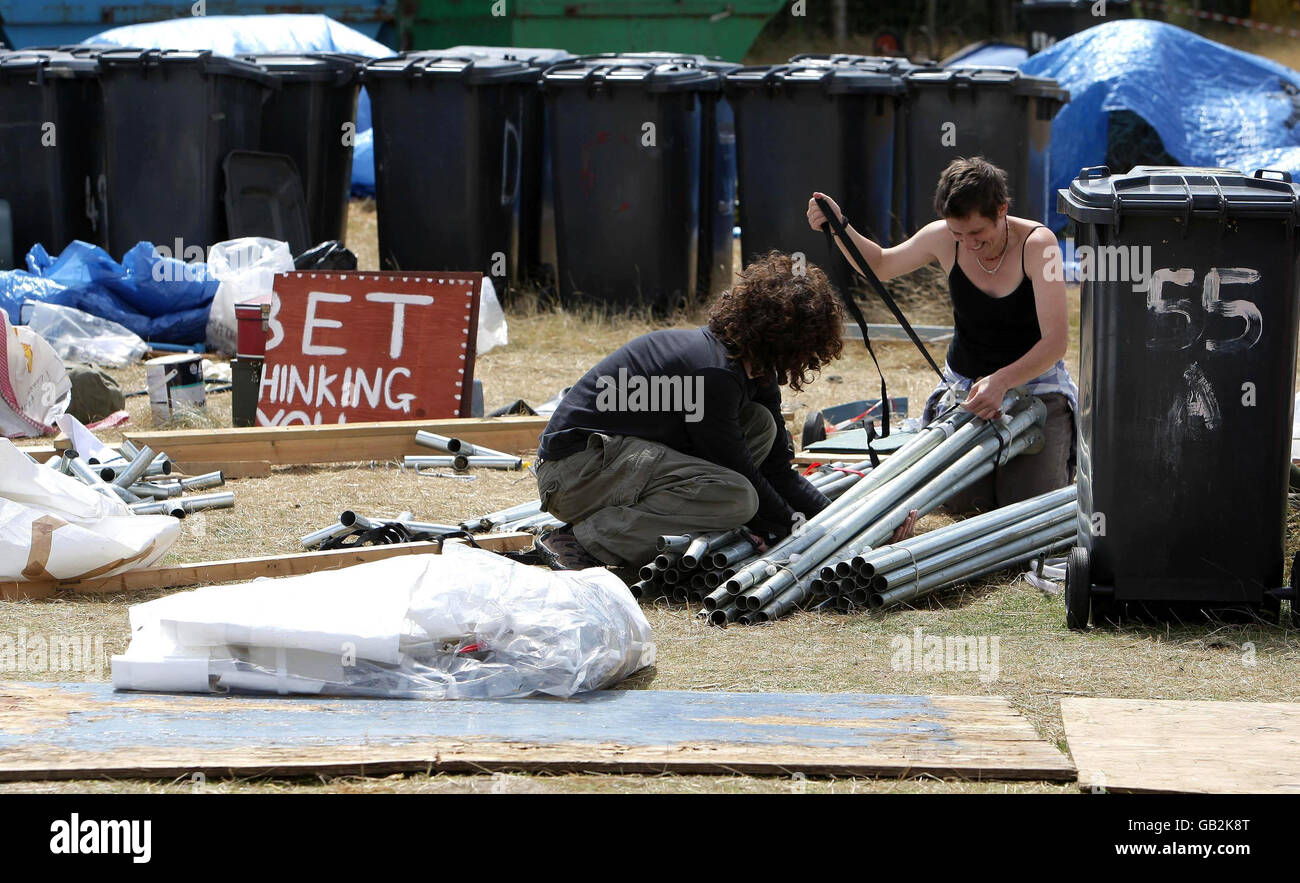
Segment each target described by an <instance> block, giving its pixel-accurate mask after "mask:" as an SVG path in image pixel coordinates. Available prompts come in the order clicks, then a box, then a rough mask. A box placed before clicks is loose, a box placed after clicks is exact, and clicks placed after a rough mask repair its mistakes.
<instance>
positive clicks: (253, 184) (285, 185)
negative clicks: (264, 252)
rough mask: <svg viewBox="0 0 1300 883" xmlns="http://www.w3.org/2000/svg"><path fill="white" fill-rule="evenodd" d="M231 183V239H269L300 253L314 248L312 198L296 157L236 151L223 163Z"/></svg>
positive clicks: (228, 197)
mask: <svg viewBox="0 0 1300 883" xmlns="http://www.w3.org/2000/svg"><path fill="white" fill-rule="evenodd" d="M221 170H222V172H223V173H224V174H225V180H226V193H225V204H226V229H227V233H228V235H229V236H230V238H231V239H238V238H240V237H242V236H266V237H268V238H270V239H278V240H280V241H282V242H287V243H289V250H290V251H291V252H293V253H294V254H299V253H301V252H304V251H306V250H307V249H308V248H311V246H312V241H311V227H310V224H309V223H308V220H307V197H306V196H305V195H304V193H303V188H302V177H301V176H300V175H299V173H298V166H297V165H296V164H295V163H294V161H293V159H292V157H288V156H285V155H284V154H281V153H262V152H260V151H254V150H232V151H230V153H228V154H226V157H225V159H224V160H222V162H221Z"/></svg>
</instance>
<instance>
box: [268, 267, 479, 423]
mask: <svg viewBox="0 0 1300 883" xmlns="http://www.w3.org/2000/svg"><path fill="white" fill-rule="evenodd" d="M482 278H483V277H482V274H481V273H435V274H432V275H415V274H413V273H408V274H402V273H357V272H349V273H343V272H331V273H281V274H279V275H278V276H277V277H276V281H275V293H274V295H272V298H271V313H270V319H269V321H268V324H267V333H266V362H265V364H264V365H263V368H262V385H261V391H260V395H259V396H258V403H257V423H258V425H259V426H285V425H291V424H308V425H315V424H321V423H348V422H367V421H375V420H427V419H438V418H443V417H468V416H470V407H471V405H472V402H471V399H472V395H471V393H472V390H473V384H474V344H475V341H476V339H477V336H478V293H479V287H480V286H481V285H482Z"/></svg>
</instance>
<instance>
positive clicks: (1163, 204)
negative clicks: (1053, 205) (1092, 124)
mask: <svg viewBox="0 0 1300 883" xmlns="http://www.w3.org/2000/svg"><path fill="white" fill-rule="evenodd" d="M1057 194H1058V196H1057V211H1059V212H1061V213H1062V214H1064V215H1066V216H1068V217H1070V218H1072V219H1073V220H1075V221H1081V222H1083V223H1088V224H1118V223H1119V222H1120V219H1121V217H1122V216H1124V215H1176V216H1181V217H1185V218H1190V217H1191V216H1192V215H1198V216H1210V217H1219V218H1227V217H1252V218H1287V217H1297V218H1300V187H1297V185H1296V184H1294V183H1292V181H1291V175H1290V173H1289V172H1276V171H1271V170H1268V169H1261V170H1259V171H1256V172H1255V173H1254V174H1251V175H1247V174H1245V173H1243V172H1239V171H1237V170H1235V169H1214V168H1197V167H1188V166H1134V167H1133V169H1132V170H1131V171H1129V172H1128V173H1127V174H1123V175H1112V174H1111V173H1110V169H1108V168H1106V167H1105V166H1092V167H1089V168H1086V169H1083V170H1082V171H1080V172H1079V175H1078V177H1076V178H1075V179H1074V180H1073V181H1071V182H1070V188H1069V189H1068V190H1060V191H1057Z"/></svg>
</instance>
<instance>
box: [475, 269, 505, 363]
mask: <svg viewBox="0 0 1300 883" xmlns="http://www.w3.org/2000/svg"><path fill="white" fill-rule="evenodd" d="M475 340H476V343H475V344H474V346H475V349H474V352H475V353H476V354H478V355H480V356H481V355H483V354H484V353H486V352H487V351H489V350H492V349H495V348H496V347H499V346H505V345H506V344H508V343H509V342H510V329H509V327H508V326H507V325H506V313H505V310H503V309H501V301H499V300H498V299H497V290H496V288H494V287H493V285H492V280H491V279H489V278H488V277H486V276H484V277H483V285H482V286H480V287H479V297H478V336H477V337H476V338H475Z"/></svg>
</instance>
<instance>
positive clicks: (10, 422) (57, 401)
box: [0, 310, 72, 438]
mask: <svg viewBox="0 0 1300 883" xmlns="http://www.w3.org/2000/svg"><path fill="white" fill-rule="evenodd" d="M71 400H72V381H71V380H70V379H69V378H68V371H67V369H66V368H64V367H63V360H62V359H60V358H59V355H58V353H56V352H54V349H53V348H52V347H51V346H50V345H49V344H48V343H46V342H45V339H44V338H43V337H41V336H40V335H39V334H37V333H36V332H35V331H33V330H32V329H30V328H28V327H27V326H26V325H11V324H10V323H9V314H8V313H6V312H5V311H4V310H0V435H3V436H5V437H7V438H23V437H27V436H40V435H50V434H51V433H53V432H54V427H53V426H51V424H52V423H53V422H54V418H55V417H57V416H59V415H60V414H62V413H63V412H64V411H66V410H67V409H68V403H69V402H70V401H71Z"/></svg>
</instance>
